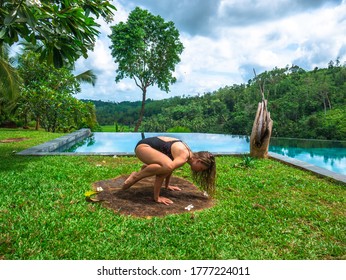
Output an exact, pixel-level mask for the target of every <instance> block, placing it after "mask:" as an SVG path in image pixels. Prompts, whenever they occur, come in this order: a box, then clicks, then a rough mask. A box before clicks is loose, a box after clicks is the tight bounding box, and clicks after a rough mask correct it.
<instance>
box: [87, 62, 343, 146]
mask: <svg viewBox="0 0 346 280" xmlns="http://www.w3.org/2000/svg"><path fill="white" fill-rule="evenodd" d="M259 85H263V86H264V91H265V96H266V98H267V99H268V110H269V111H270V113H271V116H272V119H273V121H274V126H273V133H272V136H273V137H290V138H306V139H326V140H345V139H346V122H345V119H346V110H345V108H346V66H345V65H341V64H340V62H339V61H338V60H336V61H330V63H329V64H328V66H327V67H326V68H315V69H314V70H312V71H306V70H304V69H302V68H300V67H298V66H294V65H293V66H290V67H289V66H287V67H285V68H274V69H273V70H271V71H266V72H263V73H261V74H259V75H256V76H255V78H254V79H252V80H249V81H248V83H247V84H240V85H236V84H234V85H230V86H225V87H222V88H219V89H218V90H216V91H214V92H208V93H204V94H201V95H199V96H184V95H183V96H182V97H171V98H167V99H163V100H152V99H150V98H149V99H147V100H146V111H145V114H144V119H143V122H142V124H141V127H140V131H147V132H161V131H174V132H205V133H226V134H234V135H250V133H251V129H252V124H253V120H254V116H255V113H256V109H257V105H258V102H260V101H261V93H260V88H259ZM115 94H116V93H115ZM149 96H150V93H149ZM168 96H169V95H168ZM82 101H84V102H92V103H94V105H95V107H96V116H97V120H98V123H99V124H100V125H101V126H102V125H114V129H115V131H122V128H123V127H127V128H129V129H130V130H131V128H134V126H135V123H136V121H137V120H138V116H139V111H140V107H141V102H140V101H137V102H129V101H124V102H120V103H116V102H104V101H95V100H82Z"/></svg>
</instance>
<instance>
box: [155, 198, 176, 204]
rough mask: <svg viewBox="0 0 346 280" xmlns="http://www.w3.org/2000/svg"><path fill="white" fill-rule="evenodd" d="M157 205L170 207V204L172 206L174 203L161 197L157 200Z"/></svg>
mask: <svg viewBox="0 0 346 280" xmlns="http://www.w3.org/2000/svg"><path fill="white" fill-rule="evenodd" d="M156 202H157V203H163V204H165V205H169V204H172V203H173V201H172V200H170V199H169V198H167V197H163V196H159V197H158V198H157V200H156Z"/></svg>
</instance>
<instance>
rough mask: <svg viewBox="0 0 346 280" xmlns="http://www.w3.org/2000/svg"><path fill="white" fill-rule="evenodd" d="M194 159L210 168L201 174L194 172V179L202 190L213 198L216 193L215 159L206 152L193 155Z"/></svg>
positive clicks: (200, 172)
mask: <svg viewBox="0 0 346 280" xmlns="http://www.w3.org/2000/svg"><path fill="white" fill-rule="evenodd" d="M193 157H195V158H197V159H198V160H200V161H201V162H202V163H203V164H205V165H206V166H207V167H208V168H207V169H206V170H203V171H199V172H196V171H192V179H193V180H194V182H195V183H196V184H198V185H199V186H200V187H201V188H202V190H204V191H206V192H207V194H208V195H210V196H213V195H214V193H215V176H216V163H215V157H214V156H213V155H212V154H211V153H209V152H204V151H203V152H197V153H193Z"/></svg>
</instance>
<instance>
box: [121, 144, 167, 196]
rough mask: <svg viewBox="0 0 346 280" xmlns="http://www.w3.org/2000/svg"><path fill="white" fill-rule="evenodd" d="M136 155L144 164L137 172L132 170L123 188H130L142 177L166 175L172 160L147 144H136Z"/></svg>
mask: <svg viewBox="0 0 346 280" xmlns="http://www.w3.org/2000/svg"><path fill="white" fill-rule="evenodd" d="M136 156H137V157H138V159H140V160H141V161H142V162H143V163H144V164H145V165H146V166H143V167H142V169H141V170H140V171H138V172H133V173H132V174H131V175H130V176H129V178H127V180H126V181H125V183H124V185H123V190H126V189H128V188H130V187H131V186H132V185H134V184H135V183H136V182H138V181H140V180H142V179H143V178H146V177H150V176H154V175H168V174H169V173H170V172H172V170H171V164H172V160H171V159H170V158H169V157H168V156H166V155H165V154H163V153H161V152H159V151H157V150H155V149H153V148H151V147H150V146H149V145H147V144H141V145H138V147H137V148H136Z"/></svg>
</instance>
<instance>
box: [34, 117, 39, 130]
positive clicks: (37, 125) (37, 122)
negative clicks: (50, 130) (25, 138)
mask: <svg viewBox="0 0 346 280" xmlns="http://www.w3.org/2000/svg"><path fill="white" fill-rule="evenodd" d="M39 128H40V118H39V117H36V125H35V130H38V129H39Z"/></svg>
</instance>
